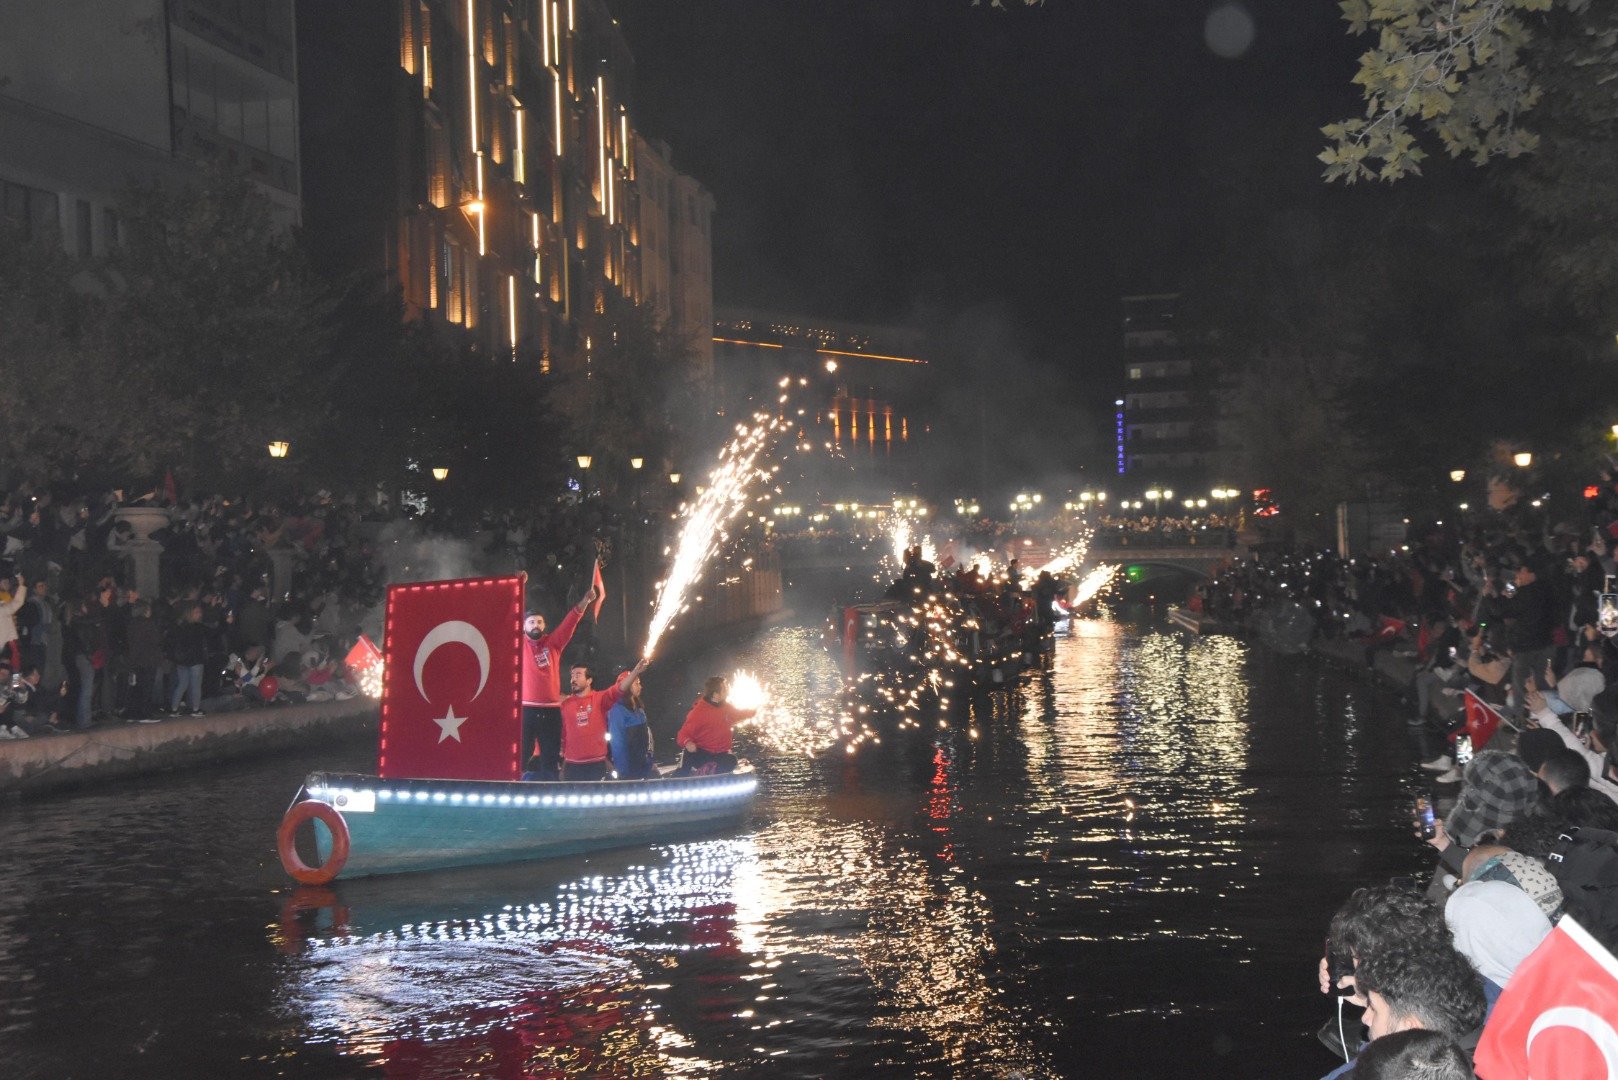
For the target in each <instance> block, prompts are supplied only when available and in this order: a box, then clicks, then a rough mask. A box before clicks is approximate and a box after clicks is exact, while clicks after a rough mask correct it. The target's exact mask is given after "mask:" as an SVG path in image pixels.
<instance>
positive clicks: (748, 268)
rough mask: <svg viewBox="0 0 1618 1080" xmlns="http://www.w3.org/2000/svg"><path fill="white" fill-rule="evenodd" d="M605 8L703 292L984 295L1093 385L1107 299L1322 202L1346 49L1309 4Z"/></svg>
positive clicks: (1107, 354) (1340, 26)
mask: <svg viewBox="0 0 1618 1080" xmlns="http://www.w3.org/2000/svg"><path fill="white" fill-rule="evenodd" d="M1230 6H1233V5H1230V4H1228V3H1226V2H1225V0H1047V2H1046V3H1045V4H1044V6H1043V7H1040V8H1033V9H1024V8H1022V7H1020V6H1018V7H1017V8H1016V9H1014V10H1007V11H998V12H997V11H993V10H990V9H988V8H986V7H983V8H975V9H974V8H973V7H972V6H971V3H970V0H678V2H676V0H611V7H612V9H613V11H614V13H615V14H616V15H617V16H618V17H619V19H620V20H621V22H622V24H623V27H624V30H625V33H626V36H627V37H628V39H629V43H630V47H631V49H632V50H633V52H634V53H635V57H636V62H637V70H638V79H639V85H638V87H637V92H636V100H637V109H638V113H639V116H638V123H639V124H640V125H641V127H642V128H643V129H644V130H645V131H647V132H648V133H650V134H652V135H660V136H662V137H664V138H666V139H667V140H668V141H669V142H670V143H671V144H672V145H673V147H674V150H675V157H676V163H677V164H678V165H679V166H680V167H681V168H682V169H683V170H684V171H686V172H689V173H691V174H692V175H695V176H697V177H698V178H699V179H701V180H702V181H703V182H704V183H705V184H707V185H708V187H709V188H710V189H711V190H712V191H713V193H714V196H715V198H716V200H717V202H718V221H717V223H716V232H715V241H714V242H715V260H716V281H715V294H716V300H717V301H718V302H719V303H735V304H750V305H758V306H764V307H770V308H780V309H785V310H789V311H801V312H809V313H818V314H823V315H826V316H831V317H845V318H855V319H872V320H883V319H890V318H898V319H903V318H906V317H915V316H916V315H918V314H919V313H922V312H935V313H936V312H953V311H959V310H961V309H964V308H972V309H988V310H992V311H996V312H998V313H999V314H1000V315H1001V316H1002V318H1003V320H1004V323H1005V326H1004V327H1003V329H1004V332H1005V333H1006V334H1007V335H1009V337H1010V338H1011V339H1012V340H1014V341H1016V342H1018V343H1019V344H1020V345H1021V346H1022V348H1023V349H1025V350H1026V353H1027V355H1028V359H1029V360H1030V361H1031V362H1033V363H1035V364H1037V365H1040V366H1041V367H1042V368H1044V370H1047V371H1050V372H1051V373H1052V374H1056V373H1057V371H1058V370H1059V369H1066V372H1067V373H1069V374H1070V376H1082V375H1084V374H1087V373H1089V372H1094V373H1095V374H1097V375H1102V376H1104V377H1105V378H1107V379H1108V380H1109V381H1110V380H1111V379H1113V378H1115V373H1114V368H1115V366H1116V365H1115V362H1114V361H1115V358H1116V355H1117V353H1116V350H1117V343H1118V335H1119V329H1118V304H1117V300H1118V297H1119V296H1120V295H1122V294H1124V293H1127V292H1130V291H1155V290H1162V289H1171V288H1175V287H1178V286H1179V285H1180V284H1181V282H1182V281H1183V280H1184V279H1185V278H1186V277H1187V276H1188V275H1189V274H1190V273H1191V272H1192V271H1193V270H1194V269H1195V267H1196V266H1197V265H1198V264H1199V262H1201V261H1203V260H1205V259H1206V257H1207V256H1208V255H1210V254H1211V253H1213V252H1216V251H1218V250H1219V249H1220V248H1221V247H1227V246H1228V245H1230V244H1233V243H1236V244H1239V243H1240V242H1241V236H1242V232H1243V230H1244V229H1247V228H1250V227H1256V226H1259V225H1261V224H1262V223H1263V222H1264V220H1265V218H1266V216H1267V215H1269V214H1271V213H1273V212H1275V211H1277V210H1280V209H1283V208H1286V209H1294V210H1295V209H1304V210H1320V209H1323V208H1324V209H1326V210H1327V211H1328V212H1329V210H1330V206H1331V204H1332V201H1333V200H1345V199H1353V198H1354V197H1355V195H1354V193H1352V192H1345V191H1344V190H1343V189H1341V188H1337V187H1333V188H1327V187H1326V186H1325V185H1324V184H1323V183H1322V182H1321V181H1320V179H1319V167H1318V164H1317V163H1316V162H1315V161H1314V160H1313V155H1314V154H1315V153H1316V152H1318V150H1319V149H1320V147H1321V143H1322V140H1321V138H1320V136H1319V134H1318V130H1317V129H1318V128H1319V126H1320V125H1321V124H1323V123H1326V122H1329V121H1331V120H1335V119H1339V118H1341V117H1342V116H1344V115H1348V114H1350V113H1352V112H1353V111H1355V109H1356V108H1357V102H1356V98H1355V93H1354V89H1353V87H1352V86H1351V84H1350V82H1349V80H1350V78H1351V77H1352V75H1353V72H1354V58H1355V57H1356V56H1357V55H1358V53H1359V51H1360V50H1361V49H1362V48H1363V47H1364V46H1363V43H1361V42H1359V41H1356V40H1355V39H1351V38H1350V37H1348V35H1347V34H1346V25H1345V24H1344V23H1343V22H1342V21H1341V19H1340V18H1339V14H1338V7H1337V5H1336V4H1335V3H1332V2H1330V0H1248V2H1247V3H1246V4H1245V10H1246V11H1247V12H1249V13H1250V15H1251V21H1252V25H1253V27H1254V30H1255V33H1254V36H1253V40H1252V44H1251V47H1250V48H1248V49H1247V50H1246V51H1245V53H1243V55H1241V56H1240V57H1239V58H1236V59H1226V58H1222V57H1220V56H1218V55H1216V54H1215V53H1214V52H1213V50H1212V49H1211V48H1210V46H1209V44H1208V43H1207V40H1206V39H1205V22H1206V20H1207V17H1208V14H1209V12H1210V11H1212V10H1213V9H1215V8H1220V7H1230Z"/></svg>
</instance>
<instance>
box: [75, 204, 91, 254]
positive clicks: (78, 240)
mask: <svg viewBox="0 0 1618 1080" xmlns="http://www.w3.org/2000/svg"><path fill="white" fill-rule="evenodd" d="M76 210H77V213H76V214H75V215H74V220H73V247H74V250H75V251H76V252H77V253H78V256H79V258H81V259H88V258H89V257H90V256H91V255H93V254H95V242H94V240H95V238H94V237H93V236H92V235H91V233H90V228H91V224H92V223H93V222H94V221H95V217H94V215H92V214H91V213H90V201H89V200H88V199H80V200H78V205H77V207H76Z"/></svg>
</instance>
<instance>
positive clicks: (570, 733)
mask: <svg viewBox="0 0 1618 1080" xmlns="http://www.w3.org/2000/svg"><path fill="white" fill-rule="evenodd" d="M650 663H651V661H650V660H642V661H641V662H640V663H638V664H636V665H635V669H634V670H633V671H626V672H624V673H623V674H622V675H620V676H618V681H617V682H615V683H613V684H612V685H611V686H609V687H607V688H606V689H605V690H592V689H590V669H589V668H588V667H586V666H585V665H583V664H574V665H573V668H572V670H571V671H569V672H568V680H569V682H570V684H571V687H570V688H571V690H572V691H573V692H572V693H571V694H570V695H569V696H567V697H565V698H563V699H562V707H561V713H562V779H563V780H604V779H606V776H607V713H608V712H609V711H610V710H611V709H612V707H613V706H614V705H616V704H618V699H619V698H621V697H623V696H624V692H625V691H627V690H628V689H629V685H630V683H633V682H634V681H635V680H636V679H637V678H639V677H640V673H641V672H643V671H645V670H646V665H647V664H650Z"/></svg>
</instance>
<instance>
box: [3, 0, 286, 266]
mask: <svg viewBox="0 0 1618 1080" xmlns="http://www.w3.org/2000/svg"><path fill="white" fill-rule="evenodd" d="M292 2H293V0H166V2H165V0H77V2H74V3H17V4H11V5H8V6H7V9H6V14H5V27H4V32H3V33H0V219H5V220H9V221H11V222H13V223H14V224H19V225H21V226H22V227H23V229H24V231H25V232H26V233H27V234H28V235H30V236H35V237H39V238H42V239H43V238H50V239H53V240H56V241H58V242H60V243H61V244H62V246H63V247H64V248H65V249H66V250H67V251H69V252H72V253H77V254H79V255H84V256H89V255H94V254H102V253H104V252H105V251H106V250H107V248H109V247H112V246H115V245H116V244H117V242H118V235H119V222H118V210H117V204H118V200H119V195H120V192H121V190H122V189H123V188H124V187H125V186H126V185H127V184H129V183H130V182H131V181H139V182H149V181H153V180H158V181H163V182H166V183H170V184H181V183H184V182H185V181H186V180H187V179H190V178H193V177H194V176H195V175H196V169H197V168H198V166H200V165H213V166H217V167H220V168H223V169H226V170H229V171H239V172H240V173H242V174H243V175H245V176H248V177H250V178H251V179H252V180H254V181H255V182H256V184H257V185H258V186H259V188H260V189H261V190H262V191H263V192H264V193H265V195H267V196H268V197H269V199H270V200H271V202H272V203H273V204H274V207H275V209H276V213H277V216H278V217H279V219H280V220H281V221H283V222H284V223H286V224H288V225H292V224H296V223H297V222H298V220H299V217H300V193H299V155H298V88H297V59H296V54H295V50H294V40H295V36H296V35H295V26H294V19H293V8H292Z"/></svg>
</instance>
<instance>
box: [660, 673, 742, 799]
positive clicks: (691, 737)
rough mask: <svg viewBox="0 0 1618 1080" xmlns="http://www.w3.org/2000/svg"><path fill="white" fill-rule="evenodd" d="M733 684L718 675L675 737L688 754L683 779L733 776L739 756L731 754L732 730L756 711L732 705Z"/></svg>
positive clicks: (711, 679) (708, 682)
mask: <svg viewBox="0 0 1618 1080" xmlns="http://www.w3.org/2000/svg"><path fill="white" fill-rule="evenodd" d="M729 698H730V680H729V679H727V678H725V677H724V676H723V675H715V676H712V677H711V678H709V679H708V680H707V681H705V682H704V683H703V684H702V696H701V697H699V698H698V699H697V700H696V702H695V703H694V704H693V705H692V706H691V711H690V712H689V713H687V714H686V717H685V724H684V725H682V726H681V728H680V733H679V734H678V735H676V736H675V737H674V741H675V742H677V743H679V744H680V746H681V748H682V749H684V750H685V761H684V764H682V765H681V767H680V773H681V774H682V775H686V776H690V775H705V774H708V773H721V772H733V771H735V768H736V755H735V754H732V753H731V752H730V748H731V730H732V729H733V728H735V726H736V725H737V724H739V723H741V722H742V721H743V720H749V719H751V718H752V717H753V716H754V714H756V713H757V712H758V710H757V709H740V708H737V707H736V706H735V705H732V704H730V701H729Z"/></svg>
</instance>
